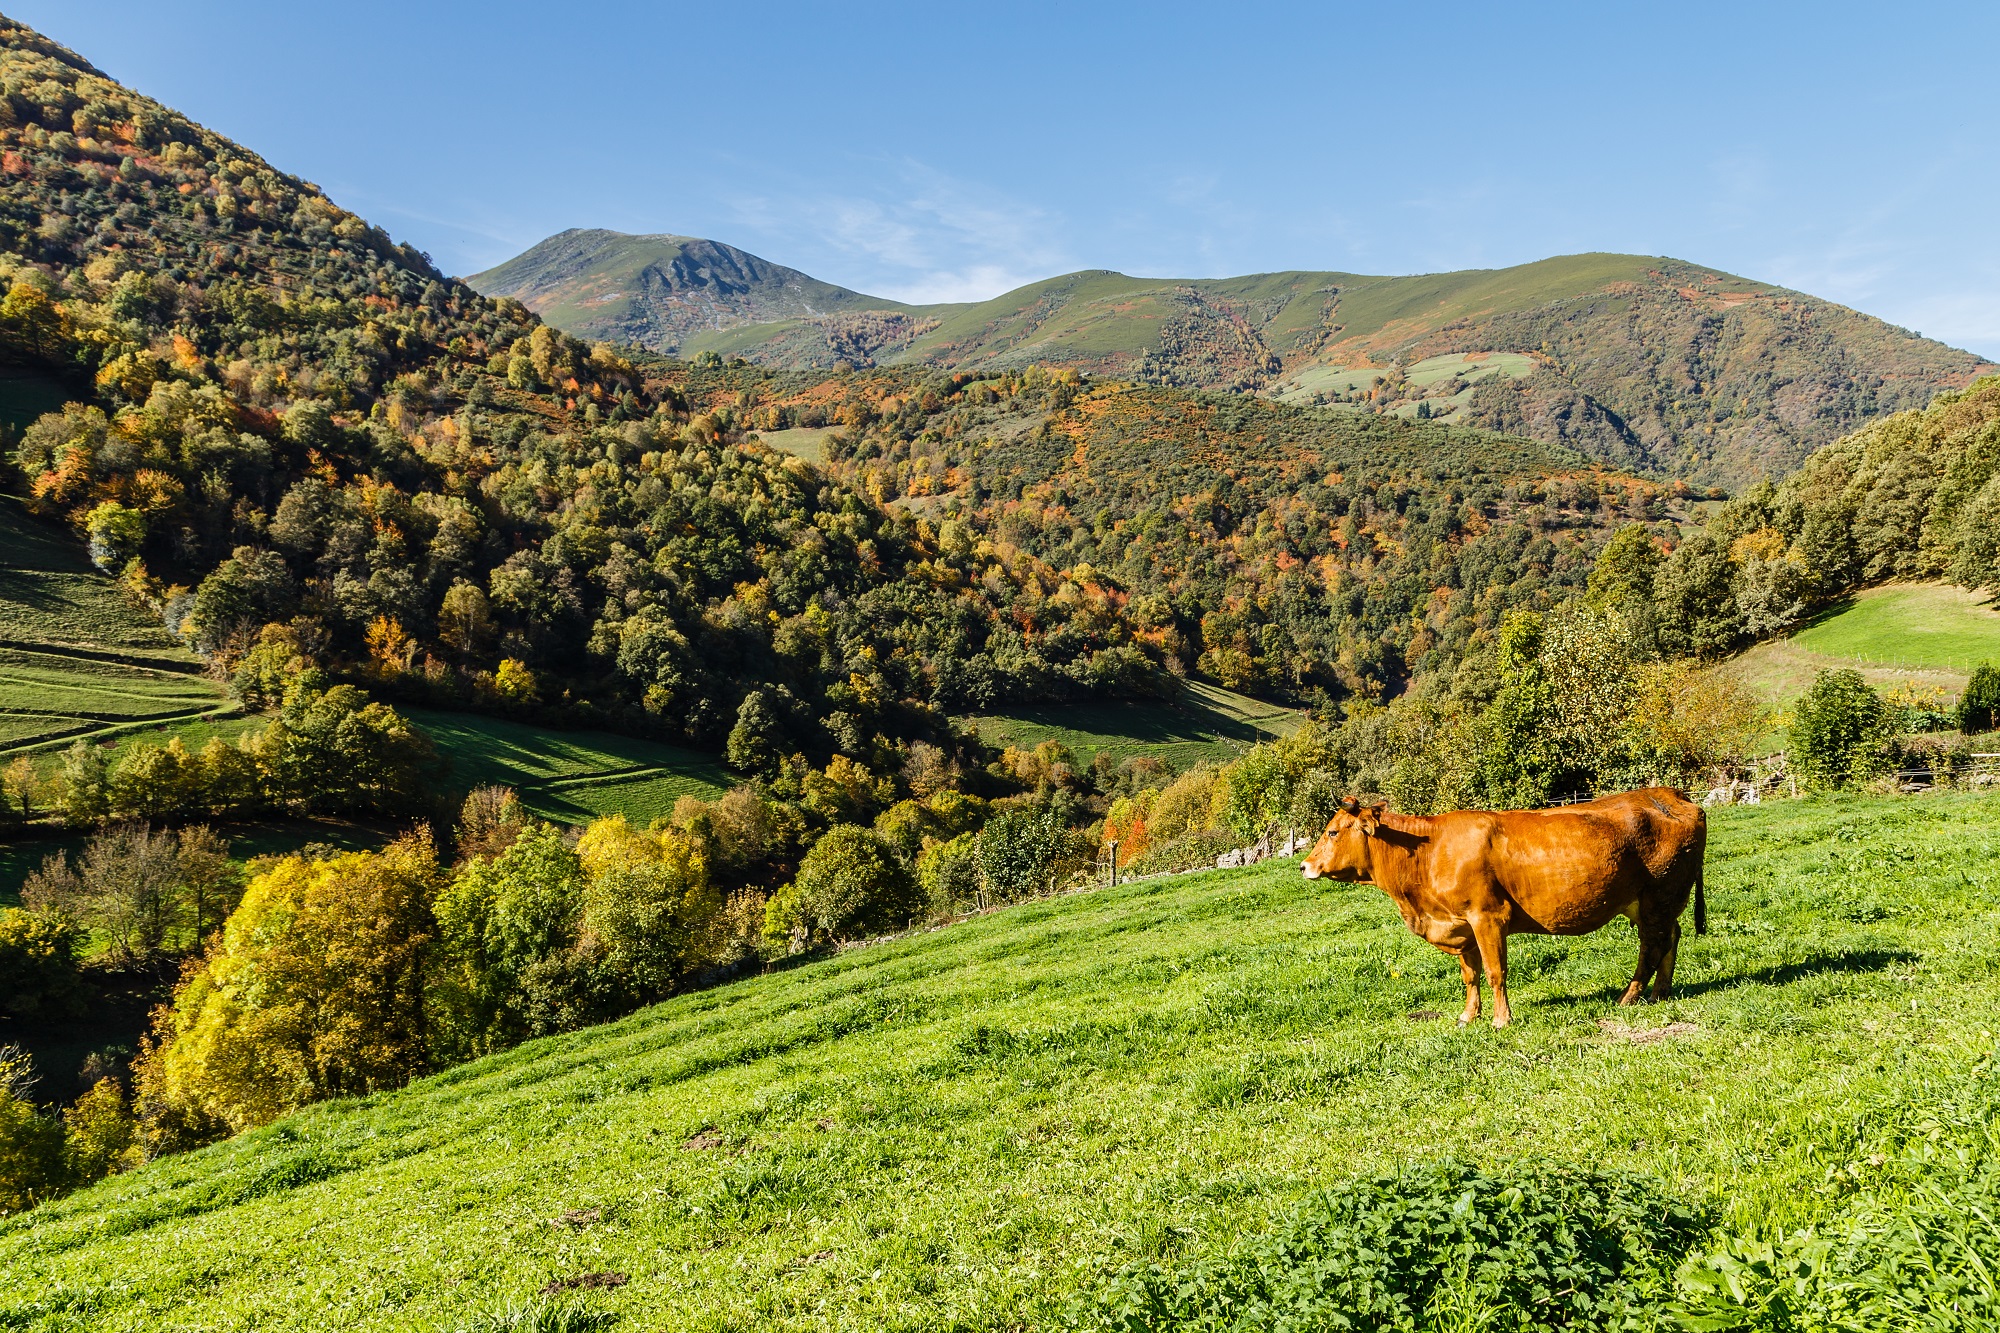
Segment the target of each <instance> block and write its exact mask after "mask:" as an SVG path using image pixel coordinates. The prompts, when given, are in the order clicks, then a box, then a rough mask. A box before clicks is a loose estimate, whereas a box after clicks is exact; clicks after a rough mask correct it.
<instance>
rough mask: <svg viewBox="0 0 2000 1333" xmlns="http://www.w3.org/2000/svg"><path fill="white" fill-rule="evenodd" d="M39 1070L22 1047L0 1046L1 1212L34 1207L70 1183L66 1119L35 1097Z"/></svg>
mask: <svg viewBox="0 0 2000 1333" xmlns="http://www.w3.org/2000/svg"><path fill="white" fill-rule="evenodd" d="M34 1084H35V1077H34V1070H33V1069H32V1067H31V1066H30V1065H29V1063H28V1057H27V1053H26V1052H24V1051H23V1050H22V1049H21V1048H20V1047H18V1046H0V1216H5V1215H6V1214H8V1213H18V1212H20V1211H22V1210H23V1209H27V1208H33V1207H34V1206H35V1205H36V1204H38V1203H40V1202H42V1200H44V1199H52V1198H54V1197H55V1196H56V1195H58V1194H60V1193H62V1192H63V1190H64V1189H65V1188H66V1187H67V1185H68V1180H67V1173H66V1171H65V1169H64V1165H63V1132H62V1122H61V1121H60V1120H58V1119H56V1118H55V1117H54V1116H52V1115H44V1114H42V1112H41V1110H40V1108H38V1107H37V1106H36V1105H35V1103H34V1099H33V1097H32V1095H31V1094H32V1093H33V1091H34Z"/></svg>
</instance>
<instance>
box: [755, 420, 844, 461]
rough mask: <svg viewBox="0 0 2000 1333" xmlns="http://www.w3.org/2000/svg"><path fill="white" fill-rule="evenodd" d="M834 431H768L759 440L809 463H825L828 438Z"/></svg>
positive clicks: (806, 428) (822, 428)
mask: <svg viewBox="0 0 2000 1333" xmlns="http://www.w3.org/2000/svg"><path fill="white" fill-rule="evenodd" d="M834 429H835V428H834V427H832V426H795V427H793V428H792V429H791V430H767V431H765V432H763V433H762V434H761V435H759V436H758V437H757V438H758V439H760V440H762V441H763V442H764V443H765V444H768V445H770V446H771V447H772V448H773V449H782V450H783V451H784V452H786V453H788V454H797V455H798V456H799V457H800V458H803V459H805V460H806V461H807V462H809V463H819V462H824V461H825V458H826V454H825V448H826V437H827V436H829V435H831V434H833V432H834Z"/></svg>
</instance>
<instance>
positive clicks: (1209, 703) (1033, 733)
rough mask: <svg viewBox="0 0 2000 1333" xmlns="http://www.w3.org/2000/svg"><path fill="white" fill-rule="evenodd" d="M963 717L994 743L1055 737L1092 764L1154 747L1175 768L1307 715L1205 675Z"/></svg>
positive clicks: (1222, 754) (1223, 758) (1234, 749)
mask: <svg viewBox="0 0 2000 1333" xmlns="http://www.w3.org/2000/svg"><path fill="white" fill-rule="evenodd" d="M958 720H959V722H960V723H961V724H964V725H972V726H976V727H977V728H978V730H979V736H980V739H982V740H984V741H985V742H986V743H987V744H989V745H992V746H994V747H996V748H1003V747H1006V746H1010V745H1011V746H1013V747H1014V748H1016V749H1020V750H1032V749H1033V748H1034V747H1035V746H1037V745H1040V744H1041V743H1042V742H1044V741H1057V742H1060V743H1061V744H1063V745H1066V746H1068V747H1069V749H1070V750H1071V752H1072V753H1074V754H1075V755H1076V757H1077V758H1078V759H1079V760H1081V761H1082V762H1083V763H1086V764H1088V763H1089V762H1091V760H1092V759H1094V758H1095V757H1096V756H1097V754H1098V753H1099V752H1100V751H1108V752H1109V753H1110V754H1111V756H1112V758H1113V759H1115V760H1124V759H1130V758H1133V757H1135V756H1138V755H1151V756H1154V757H1156V758H1159V759H1164V760H1166V761H1167V763H1169V764H1171V765H1172V766H1173V767H1174V768H1175V769H1176V770H1186V769H1189V768H1193V767H1194V766H1195V765H1197V764H1206V763H1227V762H1228V761H1229V760H1231V759H1234V758H1236V757H1237V756H1238V755H1240V754H1242V753H1243V752H1244V751H1245V750H1247V749H1249V748H1250V747H1251V746H1252V745H1255V744H1257V743H1258V742H1259V741H1268V740H1273V739H1276V738H1278V737H1281V736H1289V735H1291V734H1292V733H1293V732H1294V731H1297V730H1298V728H1299V726H1300V725H1301V723H1302V722H1303V721H1304V719H1303V716H1302V715H1301V714H1299V713H1296V712H1294V711H1292V710H1291V709H1289V708H1281V707H1279V706H1278V705H1276V704H1268V703H1265V702H1263V701H1262V700H1259V699H1252V698H1250V697H1249V696H1248V695H1243V694H1237V693H1235V692H1234V691H1231V690H1225V689H1223V688H1221V687H1220V686H1216V685H1208V684H1204V683H1202V682H1199V681H1188V682H1184V683H1183V684H1182V686H1181V690H1180V693H1179V694H1177V695H1176V696H1175V697H1174V698H1172V699H1170V700H1157V701H1156V700H1143V701H1140V700H1133V701H1111V702H1102V703H1082V704H1030V705H1023V706H1021V707H1018V708H1010V709H1007V710H1004V711H1001V712H995V713H985V714H980V715H978V716H974V717H965V718H960V719H958Z"/></svg>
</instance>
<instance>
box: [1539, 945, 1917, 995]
mask: <svg viewBox="0 0 2000 1333" xmlns="http://www.w3.org/2000/svg"><path fill="white" fill-rule="evenodd" d="M1922 957H1923V955H1922V954H1920V953H1917V952H1916V951H1914V950H1912V949H1836V950H1830V951H1827V952H1823V953H1815V954H1812V955H1810V956H1809V957H1805V958H1800V959H1795V960H1794V961H1792V962H1789V963H1777V964H1774V965H1772V966H1770V967H1759V968H1753V969H1751V970H1750V971H1748V972H1736V973H1732V974H1729V975H1727V976H1720V977H1706V978H1703V979H1702V980H1699V981H1689V980H1683V979H1679V978H1677V979H1676V980H1675V982H1674V993H1673V998H1674V999H1676V1000H1692V999H1694V998H1696V997H1697V996H1702V995H1708V994H1711V993H1713V992H1715V991H1725V990H1734V989H1736V988H1737V987H1740V986H1787V985H1790V984H1791V983H1793V982H1795V981H1804V980H1806V979H1808V978H1810V977H1819V976H1830V975H1849V976H1853V975H1860V974H1863V973H1868V972H1884V971H1887V970H1888V969H1889V968H1892V967H1894V966H1896V965H1897V964H1899V963H1914V962H1917V961H1919V960H1920V959H1921V958H1922ZM1628 980H1629V978H1628ZM1626 984H1627V982H1626V981H1621V982H1619V983H1618V984H1617V985H1615V986H1607V987H1604V988H1603V989H1600V990H1592V991H1588V992H1585V993H1583V994H1580V995H1569V996H1562V997H1557V998H1551V999H1548V1000H1544V1001H1542V1003H1543V1004H1545V1005H1548V1006H1550V1007H1552V1008H1575V1007H1580V1006H1581V1007H1589V1006H1596V1005H1601V1004H1604V1003H1606V1002H1609V1001H1615V1000H1616V999H1617V998H1618V997H1619V996H1620V995H1623V994H1624V993H1625V986H1626ZM1647 993H1648V994H1649V995H1650V994H1651V990H1650V988H1649V989H1648V991H1647Z"/></svg>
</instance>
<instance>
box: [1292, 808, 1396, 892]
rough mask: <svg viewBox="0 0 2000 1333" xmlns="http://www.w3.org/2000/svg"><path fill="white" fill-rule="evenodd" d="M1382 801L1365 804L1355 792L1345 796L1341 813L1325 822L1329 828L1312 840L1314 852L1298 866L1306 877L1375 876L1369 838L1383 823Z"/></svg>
mask: <svg viewBox="0 0 2000 1333" xmlns="http://www.w3.org/2000/svg"><path fill="white" fill-rule="evenodd" d="M1382 809H1383V807H1382V806H1380V805H1363V804H1361V803H1360V802H1359V801H1357V800H1355V799H1354V798H1353V797H1352V796H1348V797H1344V798H1342V800H1341V802H1340V813H1338V814H1336V815H1335V816H1334V817H1333V818H1332V819H1329V820H1328V821H1327V822H1326V832H1324V833H1322V834H1320V835H1319V841H1318V842H1316V843H1314V844H1313V849H1312V854H1311V855H1310V856H1308V857H1306V859H1305V862H1304V864H1302V865H1301V866H1300V867H1299V871H1300V873H1302V874H1303V875H1304V876H1305V877H1306V878H1307V879H1320V878H1326V879H1337V880H1343V881H1346V882H1348V883H1353V882H1354V881H1356V880H1367V879H1373V878H1374V876H1375V870H1374V864H1373V862H1372V861H1371V860H1370V859H1369V854H1368V840H1369V838H1370V837H1372V836H1373V835H1374V833H1375V831H1376V830H1377V829H1378V828H1380V827H1381V826H1382Z"/></svg>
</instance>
